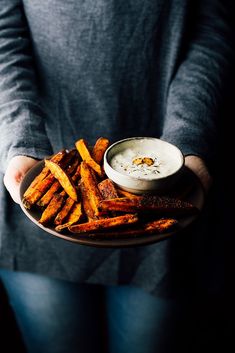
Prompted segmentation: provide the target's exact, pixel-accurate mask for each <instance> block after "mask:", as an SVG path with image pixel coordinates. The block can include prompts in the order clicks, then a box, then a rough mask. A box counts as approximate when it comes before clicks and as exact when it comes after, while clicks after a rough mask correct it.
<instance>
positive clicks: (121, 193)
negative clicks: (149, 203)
mask: <svg viewBox="0 0 235 353" xmlns="http://www.w3.org/2000/svg"><path fill="white" fill-rule="evenodd" d="M117 192H118V194H119V195H120V196H124V197H128V198H129V199H138V198H139V197H140V195H135V194H132V193H131V192H129V191H126V190H123V189H121V188H117Z"/></svg>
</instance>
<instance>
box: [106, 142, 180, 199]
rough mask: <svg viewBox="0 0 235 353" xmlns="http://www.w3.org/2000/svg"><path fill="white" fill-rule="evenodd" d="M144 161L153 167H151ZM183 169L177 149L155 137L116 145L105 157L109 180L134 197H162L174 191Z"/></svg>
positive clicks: (113, 145) (110, 148) (112, 146)
mask: <svg viewBox="0 0 235 353" xmlns="http://www.w3.org/2000/svg"><path fill="white" fill-rule="evenodd" d="M144 158H147V162H148V163H152V165H151V166H148V165H147V164H146V163H145V162H144V161H146V159H144ZM133 161H135V163H133ZM183 166H184V156H183V154H182V152H181V151H180V150H179V148H178V147H176V146H175V145H172V144H171V143H169V142H166V141H163V140H160V139H157V138H152V137H131V138H127V139H124V140H120V141H117V142H115V143H114V144H112V145H111V146H110V147H109V148H108V149H107V150H106V152H105V155H104V170H105V173H106V175H107V176H108V178H110V179H111V180H112V181H113V182H114V183H115V184H117V185H118V186H119V187H120V188H122V189H124V190H127V191H130V192H132V193H135V194H143V193H148V192H161V193H162V192H165V191H167V190H169V189H171V188H172V187H173V185H174V184H175V182H176V181H177V180H178V178H179V177H180V175H181V172H182V170H183Z"/></svg>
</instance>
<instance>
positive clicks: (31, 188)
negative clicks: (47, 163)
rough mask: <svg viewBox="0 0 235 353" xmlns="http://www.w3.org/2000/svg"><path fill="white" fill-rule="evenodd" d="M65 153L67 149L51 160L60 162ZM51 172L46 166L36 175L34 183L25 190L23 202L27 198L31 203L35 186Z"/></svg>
mask: <svg viewBox="0 0 235 353" xmlns="http://www.w3.org/2000/svg"><path fill="white" fill-rule="evenodd" d="M65 154H66V151H65V150H62V151H60V152H59V153H57V154H55V155H54V156H53V157H52V158H51V160H52V161H53V162H55V163H59V162H60V161H61V160H62V159H63V158H64V156H65ZM49 174H50V170H49V169H48V168H47V167H44V168H43V169H42V171H41V172H40V173H39V174H38V175H37V176H36V178H34V180H33V181H32V183H31V184H30V185H29V187H28V188H27V190H26V191H25V193H24V196H23V197H24V199H23V202H24V200H25V202H26V203H27V202H29V203H30V197H31V194H32V193H34V190H35V187H36V186H37V184H39V183H40V182H42V181H43V180H44V179H45V178H46V177H47V176H48V175H49ZM28 199H29V200H28Z"/></svg>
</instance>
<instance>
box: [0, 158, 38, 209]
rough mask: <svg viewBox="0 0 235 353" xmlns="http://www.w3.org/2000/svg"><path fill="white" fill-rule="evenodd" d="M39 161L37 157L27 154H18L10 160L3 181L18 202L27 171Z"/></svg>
mask: <svg viewBox="0 0 235 353" xmlns="http://www.w3.org/2000/svg"><path fill="white" fill-rule="evenodd" d="M37 162H38V161H37V160H36V159H33V158H31V157H26V156H16V157H13V158H12V159H11V160H10V162H9V164H8V166H7V170H6V173H5V175H4V178H3V181H4V184H5V186H6V188H7V190H8V191H9V193H10V195H11V197H12V198H13V200H14V201H15V202H16V203H19V202H20V193H19V186H20V182H21V180H22V179H23V177H24V175H25V174H26V172H27V171H28V170H29V169H30V168H31V167H33V166H34V165H35V164H36V163H37Z"/></svg>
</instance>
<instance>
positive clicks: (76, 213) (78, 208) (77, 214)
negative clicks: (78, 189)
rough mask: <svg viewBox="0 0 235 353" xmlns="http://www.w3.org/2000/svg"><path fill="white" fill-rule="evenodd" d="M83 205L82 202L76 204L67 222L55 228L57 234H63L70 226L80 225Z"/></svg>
mask: <svg viewBox="0 0 235 353" xmlns="http://www.w3.org/2000/svg"><path fill="white" fill-rule="evenodd" d="M82 215H83V214H82V204H81V202H75V204H74V206H73V208H72V211H71V212H70V214H69V217H68V219H67V222H66V223H64V224H61V225H59V226H57V227H56V228H55V230H56V231H57V232H61V230H63V229H65V228H68V227H69V226H71V225H73V224H75V223H78V222H79V221H80V219H81V217H82Z"/></svg>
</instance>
